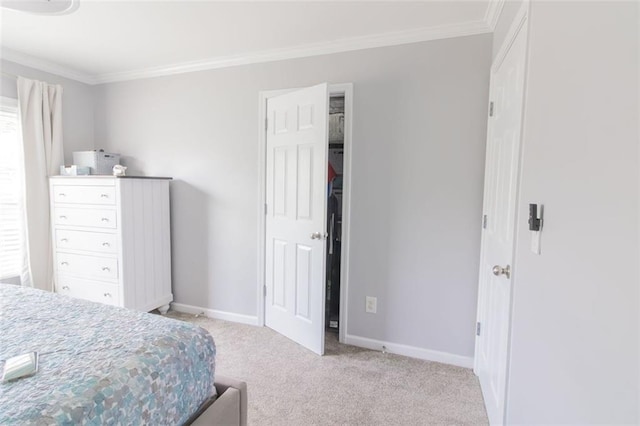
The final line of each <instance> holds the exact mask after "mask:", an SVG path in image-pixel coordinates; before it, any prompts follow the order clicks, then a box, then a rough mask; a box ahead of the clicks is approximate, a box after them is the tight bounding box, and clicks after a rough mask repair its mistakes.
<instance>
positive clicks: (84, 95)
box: [0, 59, 94, 164]
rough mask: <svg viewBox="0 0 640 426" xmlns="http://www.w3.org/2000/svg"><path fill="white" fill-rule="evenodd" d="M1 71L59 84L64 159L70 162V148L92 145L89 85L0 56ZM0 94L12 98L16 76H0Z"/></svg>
mask: <svg viewBox="0 0 640 426" xmlns="http://www.w3.org/2000/svg"><path fill="white" fill-rule="evenodd" d="M0 66H1V68H2V71H3V72H5V73H9V74H14V75H20V76H22V77H26V78H31V79H35V80H40V81H46V82H47V83H52V84H61V85H62V86H63V94H62V131H63V137H64V154H65V155H64V157H65V163H67V164H71V163H72V158H71V157H72V155H71V154H72V153H73V151H86V150H91V149H93V89H94V88H93V87H92V86H89V85H87V84H84V83H80V82H78V81H75V80H69V79H67V78H64V77H60V76H58V75H55V74H50V73H47V72H44V71H40V70H36V69H33V68H29V67H25V66H23V65H19V64H16V63H13V62H9V61H6V60H4V59H0ZM0 77H1V79H0V96H6V97H8V98H14V99H16V98H17V97H18V95H17V88H16V79H15V78H12V77H7V76H4V75H2V76H0Z"/></svg>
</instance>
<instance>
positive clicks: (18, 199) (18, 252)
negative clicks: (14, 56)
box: [0, 99, 24, 279]
mask: <svg viewBox="0 0 640 426" xmlns="http://www.w3.org/2000/svg"><path fill="white" fill-rule="evenodd" d="M21 148H22V147H21V144H20V140H19V121H18V110H17V107H16V106H15V105H12V104H10V103H9V102H8V101H6V100H4V99H3V100H2V102H0V279H7V278H14V277H19V276H20V272H21V269H22V261H23V244H24V241H23V238H24V230H23V220H24V219H23V212H22V209H23V205H24V204H23V186H22V149H21Z"/></svg>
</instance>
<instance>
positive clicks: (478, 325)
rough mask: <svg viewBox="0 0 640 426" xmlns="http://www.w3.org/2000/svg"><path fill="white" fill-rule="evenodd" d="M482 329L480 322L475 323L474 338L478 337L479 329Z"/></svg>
mask: <svg viewBox="0 0 640 426" xmlns="http://www.w3.org/2000/svg"><path fill="white" fill-rule="evenodd" d="M481 328H482V325H481V324H480V322H477V323H476V336H479V335H480V329H481Z"/></svg>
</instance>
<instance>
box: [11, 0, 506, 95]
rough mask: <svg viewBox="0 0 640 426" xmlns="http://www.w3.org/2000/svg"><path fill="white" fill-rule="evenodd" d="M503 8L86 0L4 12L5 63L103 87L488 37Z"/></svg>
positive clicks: (488, 4)
mask: <svg viewBox="0 0 640 426" xmlns="http://www.w3.org/2000/svg"><path fill="white" fill-rule="evenodd" d="M500 5H501V2H500V1H499V0H491V1H490V0H473V1H457V0H449V1H422V2H405V1H388V2H380V1H369V2H365V1H359V2H345V1H342V2H327V1H316V2H301V1H287V2H268V1H260V2H239V1H233V2H214V1H116V0H103V1H98V0H80V5H79V7H78V9H77V10H76V11H74V12H73V13H71V14H68V15H52V16H44V15H34V14H29V13H24V12H19V11H15V10H9V9H4V8H1V9H0V13H1V16H0V24H1V30H0V46H1V47H2V57H4V58H5V59H8V60H13V61H15V62H20V63H23V64H24V65H31V66H39V67H40V68H41V69H42V68H47V67H48V68H49V69H48V70H49V71H58V73H62V74H65V73H66V75H67V76H70V77H73V78H76V79H78V80H81V81H85V82H88V83H101V82H107V81H118V80H126V79H132V78H139V77H145V76H152V75H164V74H171V73H176V72H184V71H191V70H196V69H206V68H216V67H221V66H230V65H237V64H242V63H251V62H262V61H267V60H277V59H285V58H290V57H302V56H310V55H314V54H323V53H331V52H337V51H346V50H354V49H360V48H367V47H377V46H385V45H393V44H401V43H407V42H415V41H422V40H430V39H436V38H443V37H452V36H458V35H466V34H478V33H482V32H489V31H491V30H492V29H493V28H492V25H494V24H493V22H494V19H495V15H496V10H497V9H498V7H499V6H500ZM492 21H493V22H492Z"/></svg>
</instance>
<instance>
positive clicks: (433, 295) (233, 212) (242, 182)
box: [95, 35, 492, 356]
mask: <svg viewBox="0 0 640 426" xmlns="http://www.w3.org/2000/svg"><path fill="white" fill-rule="evenodd" d="M491 48H492V37H491V35H481V36H473V37H463V38H457V39H449V40H441V41H433V42H426V43H417V44H411V45H404V46H396V47H387V48H380V49H371V50H362V51H355V52H349V53H341V54H334V55H328V56H321V57H313V58H305V59H296V60H288V61H281V62H273V63H265V64H256V65H249V66H241V67H234V68H228V69H220V70H211V71H202V72H196V73H190V74H183V75H176V76H170V77H161V78H154V79H146V80H138V81H131V82H124V83H114V84H107V85H103V86H99V87H97V89H96V106H95V108H96V111H95V117H96V119H95V122H96V126H95V145H96V147H104V148H105V149H107V150H110V151H115V152H120V153H122V154H124V155H126V156H128V157H129V160H128V164H129V166H130V167H131V168H132V169H134V170H140V171H142V172H144V173H145V174H148V175H169V176H173V177H174V178H175V179H176V180H175V182H173V184H172V185H173V189H172V197H173V198H172V215H173V216H172V221H173V228H172V231H173V237H172V238H173V279H174V293H175V298H176V301H178V302H181V303H185V304H190V305H196V306H202V307H206V308H211V309H218V310H222V311H228V312H234V313H240V314H246V315H256V296H257V295H256V276H257V259H256V257H257V241H258V239H257V223H258V216H257V214H258V212H257V199H258V173H257V161H258V144H257V133H258V127H259V126H258V102H257V101H258V92H259V91H261V90H270V89H280V88H290V87H303V86H310V85H314V84H317V83H320V82H323V81H328V82H332V83H342V82H353V83H354V91H355V95H354V102H355V103H354V126H353V141H354V142H353V188H352V189H353V198H352V214H353V222H352V225H351V226H352V240H351V248H352V254H351V269H350V289H349V290H350V291H349V307H348V309H349V319H348V321H349V329H348V330H347V332H348V333H349V334H353V335H358V336H363V337H368V338H373V339H380V340H384V341H390V342H394V343H402V344H407V345H412V346H416V347H420V348H428V349H433V350H439V351H445V352H450V353H454V354H459V355H464V356H472V355H473V345H474V322H475V313H476V295H477V271H478V258H479V239H480V227H479V218H480V216H481V204H482V185H483V183H482V182H483V168H484V148H485V136H486V112H487V111H486V106H487V99H488V89H489V65H490V61H491ZM125 161H126V160H125ZM366 295H369V296H377V297H378V313H377V314H375V315H373V314H366V313H365V308H364V307H365V303H364V302H365V296H366Z"/></svg>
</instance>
